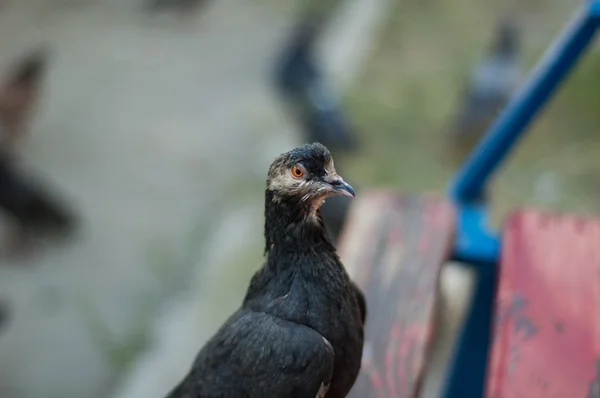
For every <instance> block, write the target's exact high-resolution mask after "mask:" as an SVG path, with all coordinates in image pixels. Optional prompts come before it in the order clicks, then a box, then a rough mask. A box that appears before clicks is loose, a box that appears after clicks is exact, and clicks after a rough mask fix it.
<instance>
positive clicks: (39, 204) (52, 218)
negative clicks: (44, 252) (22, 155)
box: [0, 153, 76, 251]
mask: <svg viewBox="0 0 600 398" xmlns="http://www.w3.org/2000/svg"><path fill="white" fill-rule="evenodd" d="M0 209H2V211H3V212H4V213H6V214H7V215H8V217H9V219H10V220H11V221H13V222H14V223H15V224H16V230H15V231H14V232H15V233H14V235H13V242H12V243H11V245H12V246H15V247H13V248H12V249H15V250H17V251H19V249H21V248H22V247H21V246H24V249H26V248H27V247H28V246H29V242H30V238H31V237H32V236H34V235H38V236H54V237H59V238H62V237H65V236H68V235H70V234H71V233H72V232H73V231H74V228H75V225H76V217H75V215H74V214H73V213H72V212H71V211H70V209H69V208H68V207H67V206H65V205H64V203H62V202H60V201H58V200H56V199H55V198H54V197H53V196H52V195H51V194H50V192H49V191H48V189H47V188H46V187H45V186H43V185H42V184H41V183H40V182H39V181H36V180H34V179H32V178H31V177H29V176H25V175H23V174H22V173H19V172H18V170H16V168H15V166H14V161H13V159H11V158H9V157H7V156H6V155H5V154H4V153H0Z"/></svg>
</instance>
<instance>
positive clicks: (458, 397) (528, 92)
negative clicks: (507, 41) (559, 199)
mask: <svg viewBox="0 0 600 398" xmlns="http://www.w3.org/2000/svg"><path fill="white" fill-rule="evenodd" d="M599 25H600V0H593V1H592V0H587V1H585V2H584V3H583V4H582V5H581V6H580V7H579V8H578V10H577V11H576V13H575V15H574V16H573V18H572V19H571V21H570V22H569V24H568V25H567V27H566V28H565V29H564V31H563V32H562V33H561V34H560V35H559V37H558V38H557V39H556V40H555V41H554V43H553V44H552V45H551V46H550V48H549V49H548V50H547V52H546V54H545V55H544V56H543V57H542V59H541V60H540V61H539V63H538V65H537V66H536V68H535V69H534V70H533V72H532V73H531V75H530V77H529V79H528V81H527V83H526V84H525V85H524V86H523V87H522V88H521V89H520V90H519V91H518V92H517V93H516V94H515V95H514V96H513V98H512V99H511V101H510V102H509V103H508V105H507V107H506V108H505V109H504V111H503V112H502V113H501V114H500V116H499V117H498V119H497V120H496V121H495V122H494V123H493V124H492V125H491V126H490V128H489V130H488V132H487V133H486V135H485V137H484V138H483V139H482V141H481V142H480V143H479V145H478V146H477V147H476V148H475V149H474V151H473V152H472V153H471V155H470V156H469V158H468V159H467V160H466V162H465V164H464V165H463V166H462V168H461V169H460V170H459V171H458V172H457V175H456V177H455V179H454V180H453V182H452V184H451V185H450V188H449V194H450V197H451V198H452V200H453V201H454V202H455V204H456V206H457V209H458V226H457V232H456V241H455V247H454V259H456V260H459V261H461V262H465V263H467V264H470V265H472V266H475V268H476V270H477V272H478V277H477V281H476V285H475V291H474V295H473V299H472V304H471V308H470V309H469V312H468V313H467V316H466V319H465V324H464V325H463V330H462V333H461V335H460V337H459V342H458V345H457V347H456V351H455V353H454V359H453V364H452V365H453V366H452V367H451V372H450V374H449V375H448V382H447V385H446V390H445V394H444V396H445V398H481V397H483V396H484V394H485V391H484V390H485V377H486V367H487V360H488V348H489V345H490V336H491V322H492V316H493V313H492V312H493V311H492V309H493V302H494V294H495V289H496V280H497V275H498V269H499V267H498V262H499V253H500V247H501V242H500V240H499V238H498V236H497V234H496V233H495V232H494V231H491V230H489V229H488V209H487V204H486V200H485V192H486V191H485V190H486V187H487V184H488V181H489V179H490V177H491V176H492V174H493V173H494V172H495V171H496V169H497V168H498V167H499V166H500V164H501V163H502V161H503V160H504V159H505V158H506V156H507V155H508V154H509V153H510V150H511V149H512V148H513V147H514V146H515V144H516V143H517V142H518V140H519V138H520V137H521V136H523V134H524V132H525V131H526V128H527V127H528V126H529V124H530V123H531V121H532V120H533V119H534V118H535V116H536V115H537V114H538V112H539V111H540V110H541V109H542V108H543V106H544V105H545V104H546V103H547V102H548V100H549V99H550V98H551V96H552V94H554V93H555V91H556V89H557V88H558V87H559V85H560V83H561V82H562V81H563V80H564V78H565V76H566V75H567V74H568V73H569V72H570V71H571V70H572V68H573V67H574V65H575V64H576V63H577V61H578V60H579V59H580V58H581V55H582V54H583V53H584V52H585V50H586V49H587V48H588V45H589V44H590V43H591V41H592V39H593V37H594V34H595V33H596V30H597V28H598V26H599Z"/></svg>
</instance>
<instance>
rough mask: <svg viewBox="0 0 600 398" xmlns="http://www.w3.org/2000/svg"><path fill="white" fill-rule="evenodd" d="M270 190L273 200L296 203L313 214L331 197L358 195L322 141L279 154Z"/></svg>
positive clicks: (270, 172)
mask: <svg viewBox="0 0 600 398" xmlns="http://www.w3.org/2000/svg"><path fill="white" fill-rule="evenodd" d="M267 192H268V193H270V196H271V200H272V201H273V202H277V203H287V204H289V205H295V206H296V207H297V208H298V209H299V210H304V214H305V215H313V216H314V215H315V213H316V211H317V210H318V209H319V208H320V206H321V204H322V203H323V201H324V200H325V199H326V198H327V197H330V196H350V197H354V189H352V187H351V186H350V185H348V184H347V183H346V182H345V181H344V180H343V179H342V177H340V176H339V175H338V174H337V172H336V171H335V167H334V166H333V159H332V157H331V154H330V153H329V150H328V149H327V148H326V147H325V146H323V145H321V144H319V143H314V144H306V145H303V146H301V147H299V148H296V149H292V150H291V151H289V152H286V153H284V154H282V155H280V156H278V157H277V158H276V159H275V161H274V162H273V164H272V165H271V167H270V168H269V175H268V178H267Z"/></svg>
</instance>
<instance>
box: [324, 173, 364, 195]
mask: <svg viewBox="0 0 600 398" xmlns="http://www.w3.org/2000/svg"><path fill="white" fill-rule="evenodd" d="M325 181H326V182H327V184H328V185H329V186H330V187H331V188H333V189H332V190H331V194H332V195H335V196H337V195H342V196H349V197H351V198H354V197H355V196H356V193H355V192H354V189H353V188H352V187H351V186H350V185H349V184H347V183H346V182H345V181H344V180H343V179H342V177H340V176H338V175H332V176H330V177H327V178H326V179H325Z"/></svg>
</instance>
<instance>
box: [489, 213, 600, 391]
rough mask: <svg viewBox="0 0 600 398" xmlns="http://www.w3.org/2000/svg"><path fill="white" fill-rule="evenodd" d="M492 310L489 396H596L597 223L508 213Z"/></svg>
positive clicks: (599, 368)
mask: <svg viewBox="0 0 600 398" xmlns="http://www.w3.org/2000/svg"><path fill="white" fill-rule="evenodd" d="M495 311H496V316H495V319H496V324H495V328H494V338H493V345H492V348H491V357H490V365H489V370H488V382H487V397H488V398H525V397H526V398H559V397H560V398H598V397H600V221H599V220H596V219H582V218H576V217H571V216H563V215H550V214H544V213H541V212H537V211H520V212H517V213H515V214H514V215H513V216H511V217H510V218H509V219H508V222H507V224H506V228H505V231H504V238H503V248H502V260H501V268H500V279H499V285H498V291H497V296H496V309H495Z"/></svg>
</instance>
